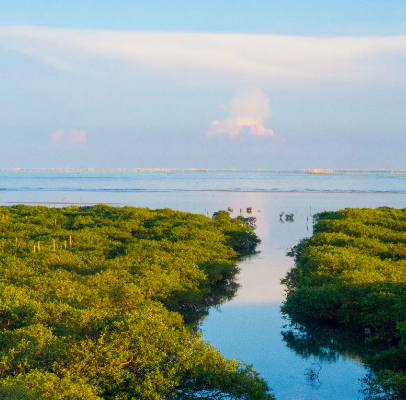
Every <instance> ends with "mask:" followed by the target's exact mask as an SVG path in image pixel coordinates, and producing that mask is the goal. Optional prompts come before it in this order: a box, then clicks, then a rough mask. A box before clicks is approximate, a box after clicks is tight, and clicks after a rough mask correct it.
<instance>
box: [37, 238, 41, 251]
mask: <svg viewBox="0 0 406 400" xmlns="http://www.w3.org/2000/svg"><path fill="white" fill-rule="evenodd" d="M40 250H41V246H40V244H39V240H38V251H40Z"/></svg>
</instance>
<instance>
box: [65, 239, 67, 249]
mask: <svg viewBox="0 0 406 400" xmlns="http://www.w3.org/2000/svg"><path fill="white" fill-rule="evenodd" d="M66 246H67V241H66V240H65V250H66Z"/></svg>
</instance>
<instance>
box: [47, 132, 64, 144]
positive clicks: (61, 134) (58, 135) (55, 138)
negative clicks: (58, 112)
mask: <svg viewBox="0 0 406 400" xmlns="http://www.w3.org/2000/svg"><path fill="white" fill-rule="evenodd" d="M64 136H65V129H57V130H56V131H55V132H54V133H53V134H52V135H51V136H50V138H49V143H51V144H57V143H59V142H60V141H61V140H62V138H63V137H64Z"/></svg>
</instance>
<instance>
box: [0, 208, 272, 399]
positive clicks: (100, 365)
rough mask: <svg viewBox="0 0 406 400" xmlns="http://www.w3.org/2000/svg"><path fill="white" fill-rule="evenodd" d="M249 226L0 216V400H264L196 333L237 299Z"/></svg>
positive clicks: (136, 217) (257, 384) (68, 212)
mask: <svg viewBox="0 0 406 400" xmlns="http://www.w3.org/2000/svg"><path fill="white" fill-rule="evenodd" d="M252 224H253V221H252V220H247V221H245V220H244V219H232V218H230V216H229V214H228V213H226V212H219V213H216V215H215V216H214V217H213V219H210V218H207V217H205V216H202V215H194V214H189V213H184V212H179V211H173V210H170V209H163V210H150V209H145V208H144V209H141V208H133V207H122V208H113V207H108V206H104V205H98V206H94V207H81V208H79V207H68V208H61V209H55V208H46V207H29V206H23V205H19V206H15V207H0V398H1V399H9V400H11V399H23V400H31V399H46V400H54V399H55V400H57V399H58V400H59V399H70V400H76V399H77V400H79V399H86V400H95V399H116V400H127V399H143V400H149V399H151V400H158V399H174V400H182V399H185V400H186V399H207V400H208V399H254V400H255V399H272V398H273V397H272V396H271V395H270V394H269V390H268V387H267V384H266V382H265V381H264V380H263V379H262V378H261V377H260V376H258V374H257V373H256V372H255V371H254V370H253V369H252V367H250V366H246V365H244V364H243V363H239V362H237V361H235V360H227V359H225V358H224V357H223V356H222V355H221V354H220V353H219V352H217V351H216V350H215V349H214V348H213V347H212V346H211V345H210V344H209V343H206V342H205V341H203V340H202V339H201V337H200V335H199V332H198V330H197V329H196V326H197V320H198V318H200V317H202V316H204V315H205V313H207V310H208V308H209V307H210V306H212V305H214V304H219V303H220V302H221V301H224V300H225V299H227V298H230V297H232V295H233V294H234V291H235V288H236V284H235V283H234V282H233V278H234V276H235V274H236V273H237V272H238V268H237V265H236V258H237V256H238V253H237V252H239V253H240V254H241V253H244V252H248V253H249V252H252V251H253V250H254V249H255V246H256V244H257V243H258V242H259V239H258V238H257V236H256V235H255V234H254V233H253V231H252V227H251V226H250V225H252Z"/></svg>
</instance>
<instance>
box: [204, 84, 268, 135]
mask: <svg viewBox="0 0 406 400" xmlns="http://www.w3.org/2000/svg"><path fill="white" fill-rule="evenodd" d="M225 109H226V110H227V114H228V115H227V117H226V118H225V119H223V120H221V121H218V120H215V121H213V122H212V123H211V124H210V126H209V129H208V130H207V132H206V133H207V135H209V136H215V135H219V134H228V135H230V136H237V135H239V134H240V132H241V131H242V130H243V129H247V130H248V133H249V134H250V135H253V136H274V132H273V130H272V129H266V128H265V127H264V122H265V119H266V118H267V117H269V116H270V115H271V108H270V102H269V97H268V96H266V95H265V94H264V93H263V92H262V91H261V90H260V89H257V88H253V89H250V90H247V91H245V92H242V93H240V94H239V95H237V96H235V97H234V98H233V99H232V100H231V101H230V102H229V104H228V106H227V107H225Z"/></svg>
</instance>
